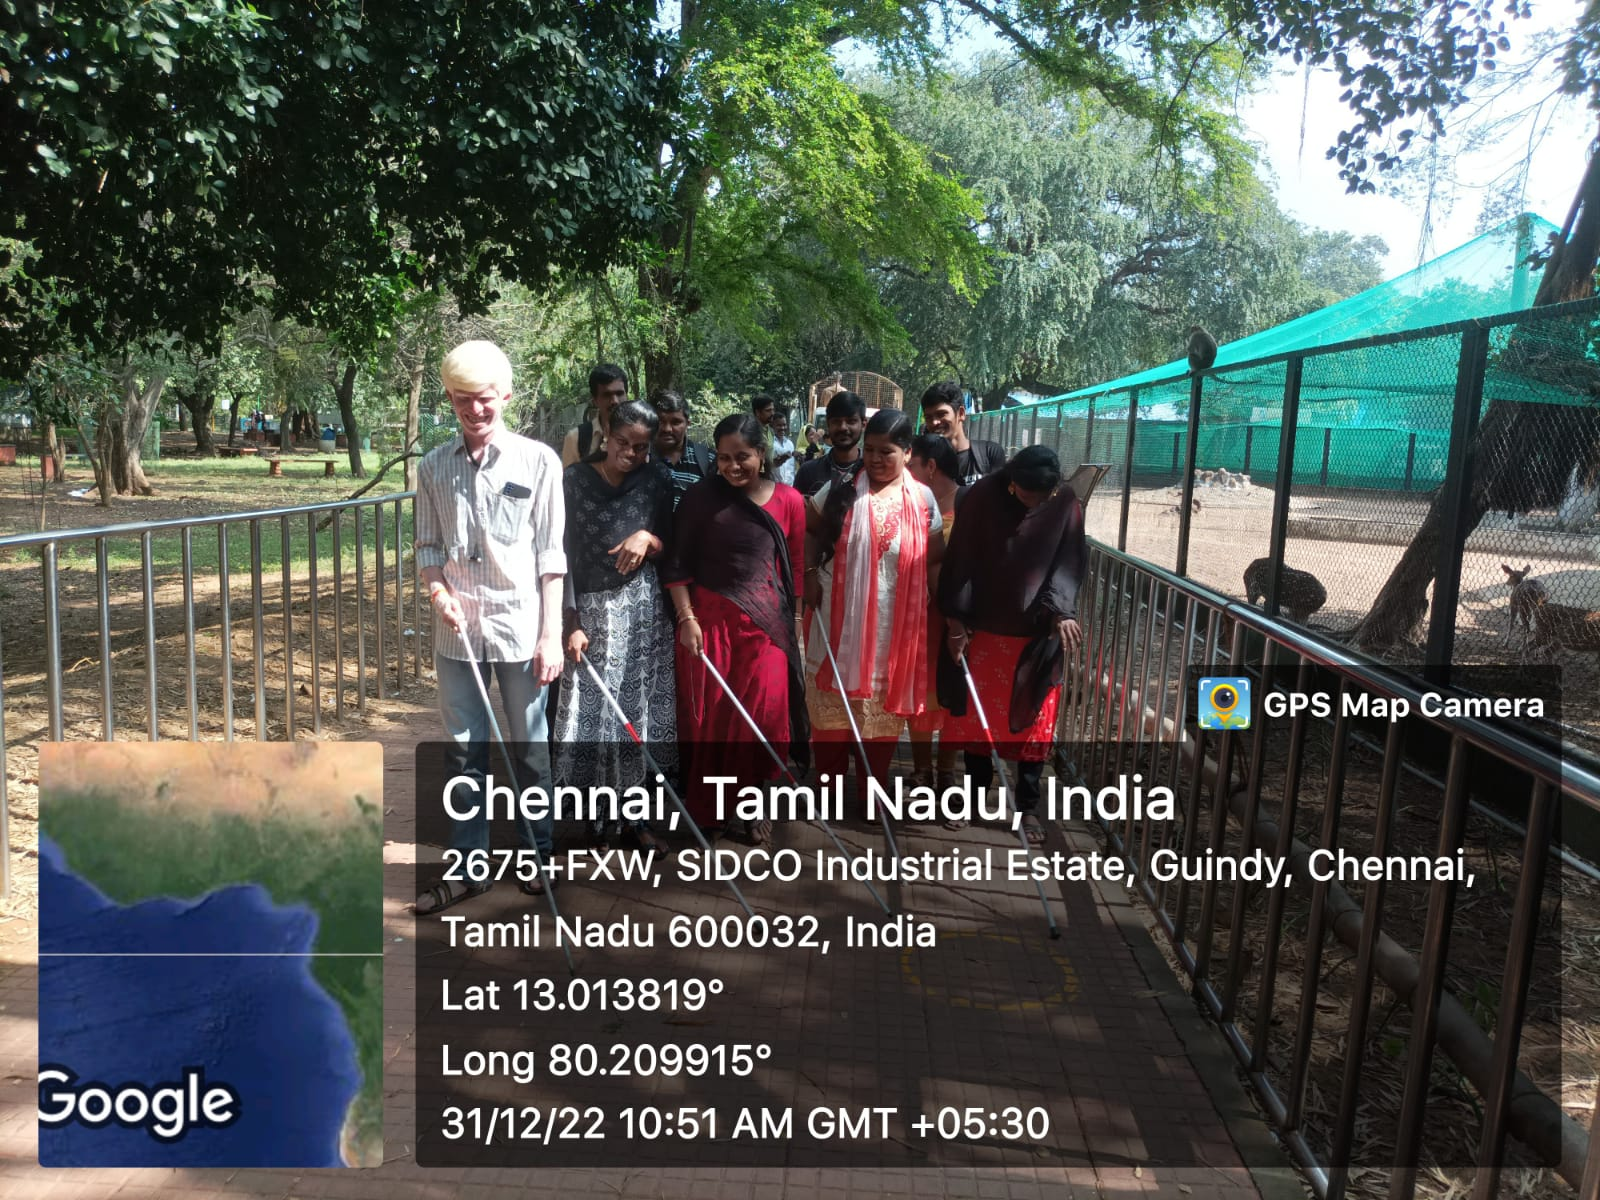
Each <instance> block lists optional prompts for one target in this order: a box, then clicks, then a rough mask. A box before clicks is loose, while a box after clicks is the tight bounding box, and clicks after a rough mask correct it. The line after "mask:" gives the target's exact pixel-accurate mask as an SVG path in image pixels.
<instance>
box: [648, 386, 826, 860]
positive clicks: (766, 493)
mask: <svg viewBox="0 0 1600 1200" xmlns="http://www.w3.org/2000/svg"><path fill="white" fill-rule="evenodd" d="M762 433H763V429H762V426H761V423H760V422H759V421H757V420H756V419H755V417H754V416H752V415H750V414H748V413H737V414H735V415H733V416H731V417H728V418H726V419H725V420H723V421H722V423H721V424H719V425H718V426H717V428H716V435H715V444H716V450H717V474H716V475H715V476H713V477H712V478H710V479H707V480H705V481H704V482H702V483H697V484H695V485H694V486H693V487H691V488H690V489H689V490H688V491H687V492H686V493H684V497H683V499H682V501H680V502H679V505H678V511H677V514H676V519H675V522H674V536H673V539H672V542H671V550H670V552H669V555H668V558H667V561H666V564H665V566H664V567H663V568H662V571H661V576H662V580H663V581H664V582H665V583H666V585H667V586H668V588H669V589H670V590H671V593H672V605H673V609H674V611H675V613H676V616H677V622H678V644H677V668H678V739H679V744H680V747H681V749H682V753H683V758H684V767H685V769H684V779H685V780H686V787H685V789H684V790H685V795H684V802H685V804H686V805H687V806H688V808H689V812H690V815H692V816H693V817H694V819H695V821H696V822H697V823H698V824H700V825H702V826H709V827H712V828H715V827H717V826H720V825H721V824H722V822H721V821H720V820H719V819H718V818H717V814H716V808H715V802H716V790H715V789H714V788H712V787H710V786H708V785H706V784H705V783H703V782H702V776H703V775H707V774H712V775H721V776H734V777H736V778H738V779H739V780H740V782H741V783H758V782H761V781H764V780H767V779H771V778H772V777H773V776H774V775H776V774H777V773H778V768H777V764H776V763H774V762H773V761H772V759H771V757H770V756H769V755H768V754H767V752H766V751H765V750H764V749H762V747H761V744H760V743H759V742H758V741H757V740H756V736H755V734H754V733H753V732H752V731H751V729H750V726H749V725H748V724H747V723H746V722H745V719H744V718H743V717H742V716H740V715H739V711H738V709H737V708H735V707H734V705H733V703H732V702H731V701H730V700H729V699H728V697H727V695H726V694H725V693H724V692H723V690H722V687H721V685H719V684H718V683H717V681H716V680H715V679H714V678H712V676H711V673H710V672H709V671H707V670H706V668H705V664H704V663H702V662H701V661H700V657H699V656H700V652H701V650H702V649H703V650H704V651H705V655H706V657H707V658H708V659H710V660H711V663H712V665H713V666H715V667H716V669H717V670H718V671H719V672H720V673H721V674H722V677H723V678H724V679H725V680H727V682H728V685H729V687H731V688H732V689H733V691H734V694H735V695H736V696H737V697H738V698H739V703H740V704H742V705H743V706H744V708H745V711H746V712H748V713H749V714H750V716H751V717H752V718H753V719H754V720H755V722H756V724H757V725H759V726H760V727H761V731H762V733H763V734H765V735H766V738H767V740H768V741H769V742H771V743H772V746H773V748H774V749H775V750H777V752H778V753H779V754H780V755H786V754H788V753H790V752H791V751H793V753H794V754H795V757H796V759H797V761H804V760H805V758H806V755H807V743H808V741H809V738H810V727H809V724H808V722H807V718H806V707H805V679H804V676H803V674H802V672H801V665H800V649H799V643H798V641H797V639H796V636H795V581H796V580H797V579H799V578H800V577H801V576H802V575H803V573H804V555H805V526H806V521H805V503H804V501H803V499H802V498H801V495H800V493H799V492H797V491H795V489H794V488H792V487H789V486H788V485H787V484H782V483H776V482H774V481H772V480H770V479H763V478H761V446H762ZM750 834H751V836H752V838H753V839H754V840H756V841H758V842H764V841H766V840H768V839H769V838H770V836H771V827H770V825H769V824H768V823H767V822H765V821H762V822H756V823H753V825H752V827H751V829H750Z"/></svg>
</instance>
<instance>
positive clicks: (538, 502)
mask: <svg viewBox="0 0 1600 1200" xmlns="http://www.w3.org/2000/svg"><path fill="white" fill-rule="evenodd" d="M440 376H441V378H442V379H443V382H444V389H445V394H446V395H448V396H449V397H450V404H451V406H452V407H453V408H454V409H455V413H456V419H457V420H458V421H459V422H460V424H461V436H460V437H457V438H455V439H453V440H452V441H450V442H447V443H446V444H445V445H443V446H439V447H437V448H435V449H434V450H432V451H430V452H429V453H428V454H427V455H425V456H424V457H423V459H422V461H421V463H420V464H419V465H418V467H417V530H416V534H417V537H416V546H417V563H418V565H419V566H420V568H421V571H422V578H423V582H424V583H425V584H426V586H427V588H428V598H429V601H430V603H431V604H432V606H433V611H434V615H435V616H436V617H437V621H436V622H435V624H434V641H433V645H434V660H435V663H436V666H437V669H438V674H439V714H440V716H441V717H442V718H443V719H444V727H445V732H446V735H447V736H448V737H449V738H450V739H451V740H452V741H453V742H455V744H456V748H455V750H454V751H452V753H451V756H450V757H451V760H452V761H451V762H450V763H449V764H448V765H449V768H450V773H451V775H452V776H454V775H457V774H462V775H468V776H473V777H475V778H476V779H478V780H479V781H480V786H481V782H482V780H483V778H484V775H485V773H486V771H487V769H488V765H489V764H488V751H489V745H488V744H489V738H490V736H491V732H490V725H489V714H488V713H487V712H486V711H485V710H484V706H483V698H482V697H481V696H480V695H479V693H478V685H477V683H475V682H474V680H473V678H472V671H473V666H472V664H471V661H469V659H470V660H475V661H476V662H477V663H478V664H479V667H478V670H479V674H480V676H481V677H482V679H483V680H484V682H485V684H487V682H488V680H489V679H490V677H491V675H492V676H493V678H495V679H498V680H499V683H500V699H501V702H502V703H503V705H504V706H505V710H506V722H507V727H506V729H505V730H504V733H505V735H506V737H507V739H508V740H509V742H510V744H511V746H512V747H513V748H514V750H515V751H516V752H517V754H518V756H519V757H520V759H521V761H519V762H518V763H517V764H516V765H517V773H518V777H519V778H518V779H517V780H516V781H515V782H514V786H515V787H516V788H517V789H518V790H519V791H520V790H522V789H525V788H529V787H536V786H543V785H547V784H548V783H549V780H550V747H549V742H548V737H549V732H548V727H547V725H546V721H545V700H546V685H547V684H549V683H550V682H551V681H552V680H554V679H556V678H557V677H559V676H560V674H561V666H562V657H561V589H562V579H563V577H564V576H565V575H566V573H567V559H566V552H565V550H564V549H563V544H562V535H563V532H564V530H565V525H566V510H565V502H564V500H563V495H562V490H561V462H560V460H559V459H558V458H557V457H556V454H555V451H553V450H552V449H550V447H548V446H546V445H544V444H543V443H541V442H536V441H534V440H532V439H531V438H525V437H522V436H521V435H520V434H516V433H513V432H511V430H509V429H507V428H506V426H505V420H504V411H505V405H506V401H507V400H509V399H510V397H511V363H510V360H508V359H507V358H506V356H505V354H504V353H503V352H501V350H500V349H499V347H497V346H495V345H494V344H493V343H491V342H483V341H474V342H464V343H462V344H461V345H459V346H457V347H456V348H455V349H454V350H452V351H451V352H450V353H449V354H448V355H447V356H446V357H445V360H444V363H443V365H442V366H441V367H440ZM468 640H470V649H469V647H468V644H467V643H468ZM496 782H497V783H498V782H501V781H499V780H497V781H496ZM506 782H512V781H506ZM457 794H458V795H459V794H461V793H460V792H459V791H458V793H457ZM479 807H480V812H481V806H479ZM554 825H555V822H554V821H553V820H551V819H549V818H547V819H545V820H543V821H539V822H532V821H529V820H528V819H527V818H525V817H519V818H518V820H517V840H518V843H519V845H521V846H523V847H532V846H535V845H537V847H538V850H539V853H540V855H541V856H543V857H544V858H545V860H546V861H548V859H549V856H550V853H551V849H552V832H553V829H554ZM450 844H451V849H454V850H461V851H464V852H471V851H485V850H488V848H489V821H488V818H487V817H486V816H482V815H480V816H478V817H477V818H475V819H472V820H465V821H453V822H452V828H451V835H450ZM529 865H530V867H531V864H529ZM461 873H462V874H466V872H461ZM530 873H531V872H530ZM550 878H551V880H552V885H553V880H554V876H551V877H550ZM520 886H521V888H522V890H523V891H524V892H527V893H528V894H529V895H543V885H542V884H541V883H540V882H539V881H538V879H537V877H535V878H533V879H529V880H523V881H522V882H521V883H520ZM486 888H487V885H484V884H469V883H465V882H462V881H461V880H454V881H451V880H446V881H443V882H441V883H439V884H438V885H437V886H435V887H432V888H430V889H428V891H426V892H424V893H423V894H422V895H421V896H419V897H418V898H417V912H418V913H419V914H422V915H426V914H428V913H435V912H439V911H441V910H442V909H445V908H448V907H450V906H451V905H452V904H455V903H457V902H458V901H461V900H464V899H466V898H468V897H469V896H473V895H477V894H478V893H479V892H480V891H483V890H486Z"/></svg>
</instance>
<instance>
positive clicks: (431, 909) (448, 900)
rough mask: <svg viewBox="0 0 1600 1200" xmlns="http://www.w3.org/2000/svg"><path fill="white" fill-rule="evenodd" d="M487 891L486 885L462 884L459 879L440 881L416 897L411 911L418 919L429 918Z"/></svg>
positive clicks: (487, 886)
mask: <svg viewBox="0 0 1600 1200" xmlns="http://www.w3.org/2000/svg"><path fill="white" fill-rule="evenodd" d="M488 890H489V885H488V884H487V883H463V882H462V881H461V880H459V879H441V880H440V881H439V882H438V883H436V884H434V885H433V886H432V887H430V888H429V889H428V890H427V891H425V892H423V893H422V895H420V896H418V897H417V900H416V903H415V904H413V905H412V906H411V911H412V912H414V913H416V914H417V916H419V917H431V916H433V914H434V913H441V912H443V911H444V910H445V909H447V908H452V907H454V906H455V905H457V904H460V903H461V902H462V901H463V900H470V899H472V897H474V896H481V895H483V894H484V893H485V892H487V891H488Z"/></svg>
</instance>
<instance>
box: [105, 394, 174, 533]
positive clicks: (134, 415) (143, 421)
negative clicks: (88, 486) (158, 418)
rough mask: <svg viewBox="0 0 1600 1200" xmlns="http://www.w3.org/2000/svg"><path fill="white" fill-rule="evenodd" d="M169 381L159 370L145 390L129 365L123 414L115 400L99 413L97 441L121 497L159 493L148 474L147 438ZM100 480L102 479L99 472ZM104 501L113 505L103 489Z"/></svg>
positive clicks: (114, 487)
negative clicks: (146, 459)
mask: <svg viewBox="0 0 1600 1200" xmlns="http://www.w3.org/2000/svg"><path fill="white" fill-rule="evenodd" d="M166 382H167V373H166V372H165V371H157V372H156V373H155V374H154V375H152V376H151V377H150V378H149V380H147V381H146V382H145V384H144V385H143V386H142V387H141V386H140V384H139V381H138V379H137V377H136V376H135V373H134V369H133V365H132V364H131V363H125V365H124V367H123V372H122V404H121V408H120V411H119V410H118V406H117V404H116V403H115V402H114V401H107V402H106V403H104V404H102V405H101V406H100V411H99V412H98V413H97V414H96V427H97V430H98V432H97V433H96V440H97V442H98V443H99V445H100V447H101V457H102V460H103V461H104V464H105V465H104V470H105V471H106V473H107V474H108V475H109V477H110V481H111V486H112V489H113V490H114V491H115V492H116V494H117V495H119V496H132V495H140V496H149V495H153V494H154V492H155V489H154V488H152V487H151V486H150V481H149V480H148V479H146V478H145V474H144V437H145V434H146V433H148V432H149V429H150V417H151V414H152V413H154V411H155V406H156V402H157V401H158V400H159V399H160V398H161V389H162V388H163V387H164V386H165V385H166ZM96 479H97V481H98V479H99V472H98V471H97V472H96ZM100 502H101V503H102V504H109V503H110V499H109V497H107V496H106V495H105V489H104V487H103V486H102V489H101V497H100Z"/></svg>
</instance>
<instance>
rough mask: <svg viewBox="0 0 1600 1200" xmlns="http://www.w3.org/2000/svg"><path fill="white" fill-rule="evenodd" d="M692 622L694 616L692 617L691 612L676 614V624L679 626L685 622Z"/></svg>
mask: <svg viewBox="0 0 1600 1200" xmlns="http://www.w3.org/2000/svg"><path fill="white" fill-rule="evenodd" d="M693 620H695V615H694V613H693V611H690V612H681V613H679V614H678V624H679V625H682V624H683V623H684V622H685V621H693Z"/></svg>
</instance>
